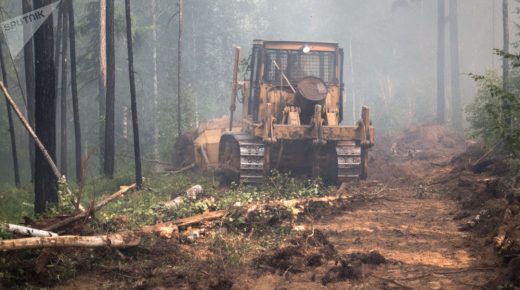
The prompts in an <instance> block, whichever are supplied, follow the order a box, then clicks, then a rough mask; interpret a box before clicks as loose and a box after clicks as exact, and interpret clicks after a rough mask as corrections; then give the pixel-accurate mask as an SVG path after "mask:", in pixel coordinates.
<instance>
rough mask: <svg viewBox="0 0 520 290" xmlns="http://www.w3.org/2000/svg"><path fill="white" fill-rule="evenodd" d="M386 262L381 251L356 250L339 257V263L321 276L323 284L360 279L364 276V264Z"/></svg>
mask: <svg viewBox="0 0 520 290" xmlns="http://www.w3.org/2000/svg"><path fill="white" fill-rule="evenodd" d="M384 263H386V259H385V257H383V256H382V255H381V254H380V253H379V252H377V251H372V252H370V253H360V252H354V253H352V254H349V255H347V256H345V257H344V258H341V259H339V265H336V266H334V267H332V268H330V269H329V270H328V271H327V274H325V276H324V277H323V278H321V284H322V285H327V284H329V283H332V282H339V281H346V280H349V279H358V278H360V277H361V276H362V273H361V269H362V265H363V264H365V265H381V264H384Z"/></svg>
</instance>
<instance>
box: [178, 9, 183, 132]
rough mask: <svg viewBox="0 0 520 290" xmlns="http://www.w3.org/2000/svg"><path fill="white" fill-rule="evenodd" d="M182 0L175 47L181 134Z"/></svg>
mask: <svg viewBox="0 0 520 290" xmlns="http://www.w3.org/2000/svg"><path fill="white" fill-rule="evenodd" d="M182 9H183V7H182V0H179V39H178V49H177V127H178V128H177V130H178V134H179V136H181V135H182V99H181V59H182V20H183V19H182V12H183V11H182Z"/></svg>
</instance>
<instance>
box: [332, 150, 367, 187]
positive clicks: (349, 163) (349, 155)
mask: <svg viewBox="0 0 520 290" xmlns="http://www.w3.org/2000/svg"><path fill="white" fill-rule="evenodd" d="M336 155H337V160H338V161H337V162H338V163H337V166H338V182H340V183H341V182H347V181H352V180H357V179H359V178H360V172H361V147H359V146H356V142H354V141H342V142H339V143H338V144H336Z"/></svg>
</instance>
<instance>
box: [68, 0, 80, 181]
mask: <svg viewBox="0 0 520 290" xmlns="http://www.w3.org/2000/svg"><path fill="white" fill-rule="evenodd" d="M67 8H68V13H67V14H68V19H69V41H70V84H71V92H72V114H73V116H74V143H75V151H76V152H75V156H76V181H77V183H78V184H82V183H83V172H82V171H83V170H82V164H81V155H82V152H81V123H80V120H79V102H78V83H77V80H76V74H77V72H76V28H75V20H74V0H70V1H69V2H68V6H67Z"/></svg>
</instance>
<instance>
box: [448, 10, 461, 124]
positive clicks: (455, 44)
mask: <svg viewBox="0 0 520 290" xmlns="http://www.w3.org/2000/svg"><path fill="white" fill-rule="evenodd" d="M457 5H458V1H457V0H451V1H450V57H451V119H452V120H451V121H452V124H453V128H454V129H455V130H456V131H459V132H462V130H463V128H462V101H461V95H460V66H459V20H458V7H457Z"/></svg>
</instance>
